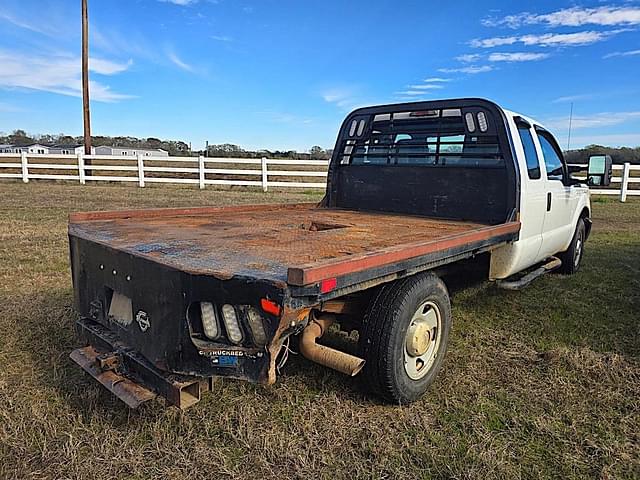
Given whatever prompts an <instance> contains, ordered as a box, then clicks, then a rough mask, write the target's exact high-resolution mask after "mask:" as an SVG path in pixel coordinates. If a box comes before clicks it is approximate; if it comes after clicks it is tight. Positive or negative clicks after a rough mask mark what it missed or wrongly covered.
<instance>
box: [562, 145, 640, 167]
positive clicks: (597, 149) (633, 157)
mask: <svg viewBox="0 0 640 480" xmlns="http://www.w3.org/2000/svg"><path fill="white" fill-rule="evenodd" d="M591 155H610V156H611V160H613V163H626V162H629V163H632V164H633V163H635V164H639V165H640V147H635V148H630V147H620V148H612V147H603V146H602V145H588V146H586V147H584V148H580V149H577V150H569V151H568V152H565V154H564V157H565V159H566V160H567V163H587V161H588V160H589V157H590V156H591Z"/></svg>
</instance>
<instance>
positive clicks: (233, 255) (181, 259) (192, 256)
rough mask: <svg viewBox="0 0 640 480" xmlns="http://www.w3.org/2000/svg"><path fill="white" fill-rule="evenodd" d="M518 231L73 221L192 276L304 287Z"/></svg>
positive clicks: (218, 219) (107, 218)
mask: <svg viewBox="0 0 640 480" xmlns="http://www.w3.org/2000/svg"><path fill="white" fill-rule="evenodd" d="M519 228H520V224H519V222H509V223H505V224H500V225H493V226H491V225H486V224H481V223H474V222H464V221H454V220H441V219H429V218H423V217H417V216H407V215H396V214H385V213H372V212H364V211H348V210H340V209H330V208H323V207H318V206H316V205H315V204H290V205H255V206H239V207H212V208H207V207H204V208H192V209H157V210H130V211H118V212H87V213H74V214H71V216H70V218H69V234H70V235H72V236H76V237H80V238H83V239H86V240H89V241H92V242H96V243H99V244H102V245H105V246H108V247H109V248H113V249H116V250H119V251H123V252H126V253H129V254H131V255H135V256H139V257H144V258H148V259H151V260H153V261H155V262H158V263H161V264H163V265H166V266H168V267H170V268H175V269H177V270H182V271H186V272H189V273H193V274H201V275H212V276H214V277H217V278H223V279H224V278H231V277H232V276H236V275H241V276H247V277H252V278H257V279H264V280H271V281H277V282H286V283H288V284H289V285H294V286H304V285H309V284H311V283H313V282H317V281H319V280H321V279H323V278H328V277H333V276H340V275H343V274H346V273H353V272H354V271H361V270H366V269H368V268H373V267H380V266H384V265H391V264H394V263H397V262H399V261H401V260H406V259H408V258H414V257H421V256H424V255H428V254H433V253H437V252H442V251H445V250H450V249H455V248H457V247H464V246H465V245H471V244H473V243H474V242H475V243H477V242H482V244H483V246H486V245H491V244H492V243H494V244H499V243H503V242H505V241H508V240H509V238H510V236H515V235H517V232H518V231H519Z"/></svg>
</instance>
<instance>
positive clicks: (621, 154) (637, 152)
mask: <svg viewBox="0 0 640 480" xmlns="http://www.w3.org/2000/svg"><path fill="white" fill-rule="evenodd" d="M83 141H84V139H83V137H82V136H79V137H73V136H70V135H65V134H63V133H60V134H58V135H51V134H45V135H29V134H27V133H26V132H25V131H24V130H14V131H13V132H12V133H10V134H6V135H3V134H0V144H3V143H8V144H11V145H17V146H24V145H29V144H32V143H41V144H44V145H81V144H82V143H83ZM91 142H92V145H94V146H96V147H97V146H101V145H108V146H112V147H129V148H161V149H163V150H166V151H167V152H169V155H178V156H185V155H206V156H208V157H236V158H238V157H239V158H262V157H267V158H292V159H304V160H309V159H310V160H328V159H330V158H331V153H332V152H333V150H331V149H324V148H322V147H319V146H317V145H316V146H313V147H311V148H310V149H309V151H308V152H297V151H295V150H246V149H244V148H242V147H240V146H238V145H234V144H231V143H222V144H217V145H208V147H207V149H206V150H193V151H192V150H191V147H190V145H189V144H188V143H186V142H183V141H181V140H160V139H159V138H155V137H149V138H136V137H108V136H100V135H98V136H94V137H91ZM591 155H611V158H612V159H613V162H614V163H625V162H629V163H633V164H640V147H635V148H631V147H620V148H612V147H604V146H602V145H588V146H586V147H584V148H580V149H575V150H569V151H567V152H565V158H566V160H567V162H568V163H587V161H588V160H589V157H590V156H591Z"/></svg>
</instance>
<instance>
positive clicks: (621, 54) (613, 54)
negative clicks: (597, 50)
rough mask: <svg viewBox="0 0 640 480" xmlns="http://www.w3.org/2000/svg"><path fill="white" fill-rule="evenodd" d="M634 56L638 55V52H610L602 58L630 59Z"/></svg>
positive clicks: (639, 52)
mask: <svg viewBox="0 0 640 480" xmlns="http://www.w3.org/2000/svg"><path fill="white" fill-rule="evenodd" d="M634 55H640V50H628V51H626V52H611V53H607V54H606V55H605V56H604V57H602V58H612V57H631V56H634Z"/></svg>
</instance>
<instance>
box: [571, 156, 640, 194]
mask: <svg viewBox="0 0 640 480" xmlns="http://www.w3.org/2000/svg"><path fill="white" fill-rule="evenodd" d="M573 166H576V167H582V168H583V169H584V171H585V172H586V171H587V165H586V164H574V165H573ZM616 172H621V175H620V176H615V174H616ZM631 172H640V165H631V164H630V163H628V162H627V163H624V164H622V165H613V173H614V176H613V177H612V178H611V184H612V185H613V184H615V185H616V187H617V184H620V186H619V187H618V188H592V189H591V193H594V194H598V195H618V197H619V198H620V201H621V202H626V201H627V197H628V196H630V195H638V196H640V188H637V189H632V188H629V185H630V184H640V173H639V174H638V176H631ZM575 178H577V179H579V180H585V181H586V180H587V177H586V176H583V177H579V176H578V177H575Z"/></svg>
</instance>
